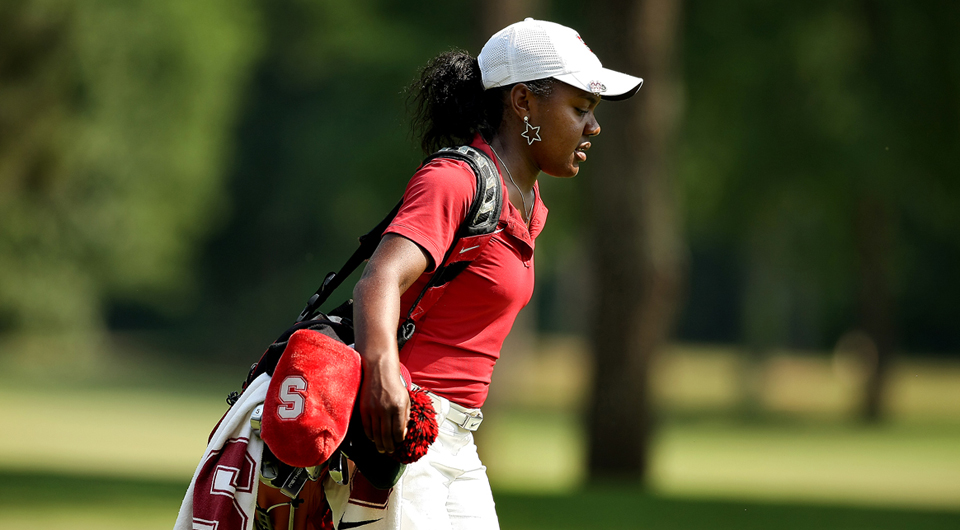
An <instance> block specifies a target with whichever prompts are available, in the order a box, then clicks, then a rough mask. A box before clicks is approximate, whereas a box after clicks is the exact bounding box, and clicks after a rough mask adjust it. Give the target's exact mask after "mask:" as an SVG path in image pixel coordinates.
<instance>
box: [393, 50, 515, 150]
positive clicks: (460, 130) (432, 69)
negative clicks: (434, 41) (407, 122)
mask: <svg viewBox="0 0 960 530" xmlns="http://www.w3.org/2000/svg"><path fill="white" fill-rule="evenodd" d="M410 88H411V96H412V97H411V100H412V102H413V104H414V116H413V129H414V134H416V135H417V136H418V137H419V139H420V147H421V148H423V151H424V152H425V153H432V152H433V151H436V150H437V149H439V148H441V147H450V146H455V145H463V144H468V143H470V141H471V140H473V136H474V134H476V133H480V134H481V135H482V136H483V137H484V138H485V139H486V140H488V141H489V140H490V139H492V138H493V134H494V133H495V132H496V131H497V129H498V128H499V127H500V120H502V119H503V91H502V90H488V91H485V90H484V89H483V81H482V79H481V75H480V64H479V63H478V62H477V59H476V58H474V57H471V56H470V54H468V53H467V52H465V51H462V50H453V51H449V52H445V53H442V54H440V55H438V56H437V57H434V58H433V59H431V60H430V62H429V63H427V65H426V66H425V67H423V70H421V71H420V78H419V79H418V80H417V81H416V82H415V83H414V84H413V85H412V86H411V87H410Z"/></svg>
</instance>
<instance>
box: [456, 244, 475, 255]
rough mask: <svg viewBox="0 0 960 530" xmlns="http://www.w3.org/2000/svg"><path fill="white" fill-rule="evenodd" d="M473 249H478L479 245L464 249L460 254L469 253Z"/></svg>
mask: <svg viewBox="0 0 960 530" xmlns="http://www.w3.org/2000/svg"><path fill="white" fill-rule="evenodd" d="M475 248H480V245H474V246H472V247H468V248H465V249H463V250H461V251H460V253H461V254H463V253H464V252H469V251H471V250H473V249H475Z"/></svg>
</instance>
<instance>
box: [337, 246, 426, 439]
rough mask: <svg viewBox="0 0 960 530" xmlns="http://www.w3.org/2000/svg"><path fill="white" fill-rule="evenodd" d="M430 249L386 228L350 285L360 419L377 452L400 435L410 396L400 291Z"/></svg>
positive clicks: (422, 267)
mask: <svg viewBox="0 0 960 530" xmlns="http://www.w3.org/2000/svg"><path fill="white" fill-rule="evenodd" d="M429 263H430V258H429V254H427V252H426V251H424V250H423V249H421V248H420V247H419V246H418V245H417V244H416V243H414V242H413V241H410V240H409V239H407V238H405V237H402V236H398V235H394V234H387V235H385V236H384V237H383V240H382V241H380V246H378V247H377V250H376V252H374V253H373V256H372V257H371V258H370V262H369V263H367V266H366V268H365V269H364V270H363V276H362V277H361V278H360V281H358V282H357V286H356V287H354V289H353V299H354V305H353V314H354V332H355V338H356V348H357V352H359V353H360V358H361V359H362V362H363V383H362V384H361V386H360V420H361V421H362V423H363V431H364V433H365V434H366V435H367V438H370V440H372V441H373V443H374V444H375V445H376V446H377V450H378V451H380V452H387V453H392V452H393V450H394V449H395V448H396V447H397V445H398V444H399V443H400V442H402V441H403V438H404V437H405V436H406V431H407V421H408V419H409V416H410V396H409V395H408V394H407V388H406V386H404V384H403V382H402V380H401V379H400V356H399V352H398V351H397V324H398V323H399V321H400V295H402V294H403V293H404V291H406V290H407V288H409V287H410V286H411V285H412V284H413V283H414V282H415V281H416V280H417V278H419V277H420V275H421V274H423V271H425V270H426V268H427V265H428V264H429Z"/></svg>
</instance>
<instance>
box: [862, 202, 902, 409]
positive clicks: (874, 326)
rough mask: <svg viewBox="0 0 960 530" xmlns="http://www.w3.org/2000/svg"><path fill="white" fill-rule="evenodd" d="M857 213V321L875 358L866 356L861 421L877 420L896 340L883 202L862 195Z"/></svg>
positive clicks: (888, 244)
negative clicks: (871, 347) (868, 340)
mask: <svg viewBox="0 0 960 530" xmlns="http://www.w3.org/2000/svg"><path fill="white" fill-rule="evenodd" d="M856 216H857V217H856V221H855V222H856V225H855V229H856V234H857V258H858V265H859V275H858V276H859V279H860V282H859V285H858V288H859V303H860V325H861V327H862V328H863V330H864V331H865V332H866V333H867V335H869V336H870V338H871V339H873V343H874V345H875V346H876V349H875V350H874V351H875V356H874V358H872V359H865V360H866V361H867V363H866V368H867V370H866V372H867V374H866V375H867V377H866V384H865V386H864V394H863V401H862V403H861V412H860V414H861V417H862V418H863V420H864V421H867V422H870V423H876V422H878V421H880V419H881V416H882V413H883V395H884V387H885V385H884V382H885V381H886V373H887V368H888V367H889V366H890V361H891V358H892V357H893V350H894V347H895V343H896V338H895V336H896V333H895V331H894V318H893V306H894V303H893V295H892V293H891V292H890V277H891V271H890V270H889V260H890V254H891V250H890V249H891V246H892V244H891V241H890V220H889V217H888V213H887V211H886V209H885V208H884V206H883V204H882V203H881V202H879V201H878V200H876V198H873V197H864V198H861V200H860V202H859V204H858V205H857V211H856Z"/></svg>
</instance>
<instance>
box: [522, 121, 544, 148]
mask: <svg viewBox="0 0 960 530" xmlns="http://www.w3.org/2000/svg"><path fill="white" fill-rule="evenodd" d="M523 124H524V125H526V126H527V128H526V130H525V131H523V132H522V133H520V136H523V137H524V138H526V139H527V145H533V142H539V141H541V140H540V127H536V126H534V125H530V118H529V117H527V116H524V117H523ZM530 131H533V136H530Z"/></svg>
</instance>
